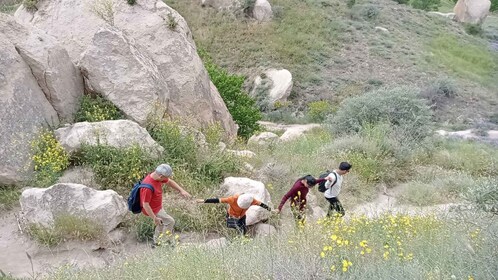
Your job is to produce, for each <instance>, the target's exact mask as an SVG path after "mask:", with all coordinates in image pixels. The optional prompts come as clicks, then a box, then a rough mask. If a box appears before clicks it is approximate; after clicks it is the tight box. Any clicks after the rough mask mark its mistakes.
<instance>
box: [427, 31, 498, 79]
mask: <svg viewBox="0 0 498 280" xmlns="http://www.w3.org/2000/svg"><path fill="white" fill-rule="evenodd" d="M430 50H431V52H432V53H434V59H435V60H436V61H438V62H439V63H441V64H442V65H444V66H445V67H447V68H448V69H449V70H451V71H453V72H456V73H457V74H459V75H460V76H462V77H464V78H467V79H470V80H478V81H481V82H486V81H489V80H490V79H492V77H493V76H494V75H495V74H496V70H497V63H496V57H495V56H493V54H492V53H491V52H490V51H489V50H487V48H486V47H485V46H481V45H478V44H474V45H471V44H468V43H464V42H462V41H460V40H458V39H457V38H456V37H453V36H448V35H442V36H439V37H437V38H436V39H434V40H433V41H432V43H431V45H430Z"/></svg>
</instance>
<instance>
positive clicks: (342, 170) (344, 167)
mask: <svg viewBox="0 0 498 280" xmlns="http://www.w3.org/2000/svg"><path fill="white" fill-rule="evenodd" d="M351 167H353V166H352V165H351V164H350V163H349V162H346V161H343V162H341V163H340V164H339V170H337V173H339V174H340V175H344V174H347V173H348V172H349V170H350V169H351Z"/></svg>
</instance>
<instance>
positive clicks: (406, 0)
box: [394, 0, 410, 4]
mask: <svg viewBox="0 0 498 280" xmlns="http://www.w3.org/2000/svg"><path fill="white" fill-rule="evenodd" d="M394 1H396V2H398V3H399V4H408V3H410V0H394Z"/></svg>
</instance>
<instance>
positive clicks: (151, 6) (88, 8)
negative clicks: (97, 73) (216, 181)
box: [15, 0, 236, 136]
mask: <svg viewBox="0 0 498 280" xmlns="http://www.w3.org/2000/svg"><path fill="white" fill-rule="evenodd" d="M102 3H109V4H110V5H109V6H110V7H112V9H110V13H109V16H107V20H104V19H102V18H100V17H99V16H97V13H95V12H92V9H93V10H95V7H101V5H102ZM99 5H100V6H99ZM37 8H38V10H37V11H36V12H35V13H33V14H32V13H31V12H29V11H26V9H25V8H24V7H20V8H19V9H18V10H17V11H16V13H15V16H16V18H17V19H19V20H21V21H22V22H24V23H26V24H30V25H32V26H34V27H37V28H39V29H42V30H44V31H45V32H47V33H48V34H49V35H52V36H54V37H55V38H57V39H58V40H59V42H61V43H62V44H63V45H64V46H65V47H66V49H67V50H68V53H69V56H70V57H71V59H72V60H73V61H79V59H80V55H81V54H82V53H83V52H84V51H85V50H86V49H87V48H88V47H89V46H90V45H91V44H92V39H93V37H94V35H95V33H97V32H98V30H100V29H101V28H102V27H108V26H109V25H113V26H114V27H115V28H117V29H119V30H121V31H122V32H123V34H124V36H125V37H127V38H129V39H130V40H131V39H133V40H134V45H135V46H136V50H137V51H139V52H140V53H141V54H142V56H148V57H150V59H151V60H152V62H153V64H154V65H155V66H156V67H157V69H158V71H159V73H161V75H162V78H161V79H164V82H165V83H166V84H167V91H164V93H163V95H162V96H160V97H158V99H159V101H161V102H162V104H163V105H167V111H166V113H167V114H169V115H170V116H179V117H191V118H193V120H194V121H195V123H194V124H195V125H199V126H201V125H207V124H209V123H212V122H221V124H222V125H223V128H224V129H225V131H226V133H227V134H228V135H229V136H235V135H236V131H234V128H235V125H234V123H233V120H232V118H231V116H230V114H229V113H228V110H227V108H226V106H224V104H221V105H220V104H219V102H218V101H215V100H213V99H214V97H213V95H212V91H211V87H210V80H209V77H208V74H207V72H206V70H205V68H204V65H203V63H202V61H201V59H200V58H199V56H198V55H197V51H196V47H195V43H194V41H193V39H192V35H191V32H190V30H189V28H188V26H187V23H186V22H185V20H184V19H183V17H182V16H181V15H180V14H178V13H177V12H176V11H175V10H173V9H171V8H170V7H168V6H167V5H166V4H165V3H164V2H162V1H159V0H141V1H137V3H136V4H135V5H133V6H130V5H129V4H127V3H126V1H118V0H59V1H40V2H39V3H38V5H37ZM135 56H138V54H135ZM103 64H105V62H103ZM107 66H110V65H107ZM135 69H136V68H135ZM123 73H125V72H123ZM126 75H127V76H133V75H134V73H133V72H131V71H129V72H126ZM120 81H122V79H121V80H120ZM157 82H158V83H159V81H157ZM116 86H118V85H116ZM161 87H162V86H161ZM99 93H100V94H101V95H103V96H104V97H105V96H107V95H108V94H109V93H108V92H99ZM216 98H219V97H216ZM142 101H143V103H146V104H150V103H151V102H154V101H156V100H150V99H147V98H144V100H141V101H140V102H142ZM159 109H162V108H159ZM146 113H147V112H145V114H146ZM141 119H143V118H141ZM227 123H228V124H229V125H227Z"/></svg>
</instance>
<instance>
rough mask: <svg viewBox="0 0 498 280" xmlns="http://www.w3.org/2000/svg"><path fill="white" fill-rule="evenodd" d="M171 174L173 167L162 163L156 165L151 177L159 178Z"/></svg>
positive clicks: (167, 176)
mask: <svg viewBox="0 0 498 280" xmlns="http://www.w3.org/2000/svg"><path fill="white" fill-rule="evenodd" d="M171 175H173V169H172V168H171V166H169V164H166V163H163V164H161V165H159V166H158V167H156V170H155V171H154V176H153V178H154V179H155V180H161V179H165V178H169V177H171Z"/></svg>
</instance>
